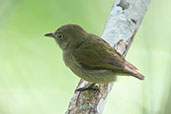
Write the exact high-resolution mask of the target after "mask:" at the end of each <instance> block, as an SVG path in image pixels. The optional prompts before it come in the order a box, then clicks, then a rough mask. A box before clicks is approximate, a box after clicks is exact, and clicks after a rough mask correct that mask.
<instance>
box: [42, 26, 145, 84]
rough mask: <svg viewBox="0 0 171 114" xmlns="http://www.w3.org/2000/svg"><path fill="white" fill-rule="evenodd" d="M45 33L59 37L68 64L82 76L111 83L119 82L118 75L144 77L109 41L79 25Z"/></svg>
mask: <svg viewBox="0 0 171 114" xmlns="http://www.w3.org/2000/svg"><path fill="white" fill-rule="evenodd" d="M45 36H46V37H51V38H53V39H55V41H56V43H57V44H58V45H59V47H60V48H61V49H62V53H63V60H64V62H65V64H66V66H68V67H69V68H70V69H71V71H72V72H73V73H75V74H76V75H77V76H78V77H80V78H81V79H84V80H86V81H88V82H93V83H110V82H114V81H116V79H117V76H133V77H135V78H137V79H139V80H144V76H143V75H142V74H141V73H139V72H138V71H137V70H138V69H137V68H136V67H135V66H134V65H132V64H131V63H129V62H128V61H126V60H125V59H124V57H123V56H122V55H121V54H120V53H119V52H117V50H116V49H114V48H113V47H112V46H110V44H109V43H107V42H106V41H105V40H103V39H102V38H101V37H99V36H97V35H95V34H92V33H88V32H86V31H85V30H84V29H83V28H82V27H81V26H79V25H76V24H65V25H62V26H60V27H59V28H58V29H57V30H56V31H55V32H52V33H47V34H45Z"/></svg>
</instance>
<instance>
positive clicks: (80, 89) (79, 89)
mask: <svg viewBox="0 0 171 114" xmlns="http://www.w3.org/2000/svg"><path fill="white" fill-rule="evenodd" d="M95 85H96V83H92V84H90V85H89V86H87V87H82V88H78V89H76V92H77V91H79V92H83V91H86V90H94V91H100V90H99V88H95V87H94V86H95Z"/></svg>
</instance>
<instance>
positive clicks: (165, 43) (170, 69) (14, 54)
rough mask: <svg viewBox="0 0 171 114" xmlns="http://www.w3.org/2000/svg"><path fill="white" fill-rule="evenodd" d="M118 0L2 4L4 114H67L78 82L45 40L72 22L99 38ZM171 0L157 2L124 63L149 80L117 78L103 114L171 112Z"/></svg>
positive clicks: (0, 99) (0, 98) (0, 96)
mask: <svg viewBox="0 0 171 114" xmlns="http://www.w3.org/2000/svg"><path fill="white" fill-rule="evenodd" d="M113 2H114V0H0V114H63V113H64V112H65V111H66V110H67V107H68V104H69V101H70V99H71V97H72V95H73V92H74V89H75V87H76V86H77V83H78V82H79V80H80V79H79V78H78V77H76V76H75V75H74V74H73V73H72V72H71V71H70V70H69V69H68V68H67V67H66V66H65V65H64V62H63V61H62V53H61V50H60V49H59V47H58V46H57V45H56V43H55V41H54V40H52V39H48V38H45V37H44V36H43V35H44V34H45V33H47V32H52V31H55V29H56V28H58V27H59V26H60V25H63V24H68V23H74V24H79V25H81V26H83V28H85V29H86V30H87V31H88V32H91V33H95V34H97V35H99V36H101V34H102V33H103V29H104V26H105V23H106V20H107V17H108V14H109V12H110V10H111V7H112V5H113ZM170 6H171V1H170V0H165V1H161V0H153V1H152V2H151V4H150V7H149V9H148V11H147V13H146V15H145V17H144V19H143V22H142V24H141V26H140V28H139V30H138V32H137V34H136V36H135V39H134V41H133V43H132V45H131V48H130V49H129V52H128V55H127V57H126V59H127V60H128V61H130V62H131V63H133V64H134V65H136V66H137V67H138V68H139V69H140V70H139V71H140V72H141V73H143V74H144V75H145V76H146V78H145V80H144V81H139V80H137V79H134V78H131V77H119V78H118V81H117V82H116V83H115V84H114V87H113V89H112V91H111V94H110V95H109V97H108V101H107V103H106V106H105V109H104V114H171V109H170V105H171V88H170V83H171V77H170V76H171V13H170V12H171V7H170Z"/></svg>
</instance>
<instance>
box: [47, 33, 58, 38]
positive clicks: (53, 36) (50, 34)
mask: <svg viewBox="0 0 171 114" xmlns="http://www.w3.org/2000/svg"><path fill="white" fill-rule="evenodd" d="M44 36H46V37H51V38H55V35H54V33H47V34H45V35H44Z"/></svg>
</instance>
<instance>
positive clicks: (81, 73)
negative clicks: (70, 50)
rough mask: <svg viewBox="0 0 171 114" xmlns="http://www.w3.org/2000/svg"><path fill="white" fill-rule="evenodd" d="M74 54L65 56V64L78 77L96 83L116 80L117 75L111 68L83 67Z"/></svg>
mask: <svg viewBox="0 0 171 114" xmlns="http://www.w3.org/2000/svg"><path fill="white" fill-rule="evenodd" d="M74 59H75V58H74V57H73V56H71V55H70V56H67V57H65V58H64V61H65V64H66V65H67V66H68V67H69V68H70V69H71V70H72V72H74V73H75V74H76V75H77V76H78V77H80V78H82V79H84V80H86V81H89V82H95V83H108V82H114V81H115V80H116V75H115V74H114V72H112V71H111V70H106V69H100V70H91V69H86V68H84V67H82V66H81V65H80V64H79V63H77V62H76V61H75V60H74Z"/></svg>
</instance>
